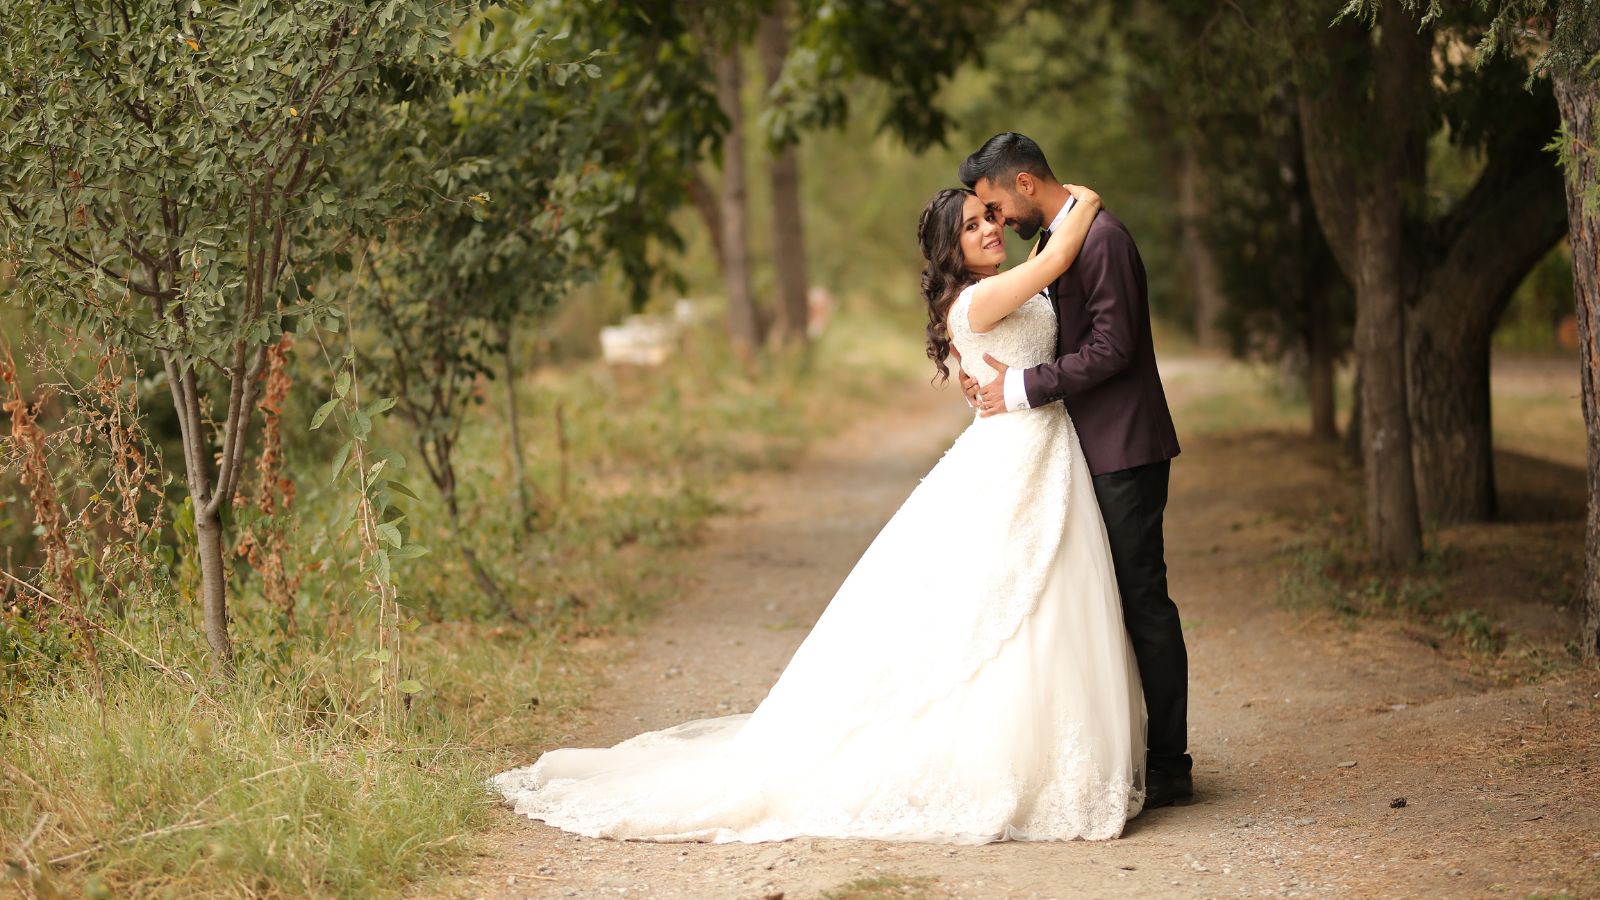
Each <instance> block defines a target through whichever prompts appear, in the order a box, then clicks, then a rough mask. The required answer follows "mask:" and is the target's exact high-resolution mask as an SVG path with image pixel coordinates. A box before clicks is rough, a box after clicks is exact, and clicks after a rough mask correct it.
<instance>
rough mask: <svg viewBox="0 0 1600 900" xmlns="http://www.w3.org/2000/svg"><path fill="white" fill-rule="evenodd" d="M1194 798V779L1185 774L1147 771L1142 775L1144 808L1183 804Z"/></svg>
mask: <svg viewBox="0 0 1600 900" xmlns="http://www.w3.org/2000/svg"><path fill="white" fill-rule="evenodd" d="M1193 800H1194V779H1193V778H1191V777H1190V776H1189V775H1187V774H1183V775H1173V774H1170V773H1167V772H1156V771H1149V772H1146V773H1145V776H1144V808H1145V809H1160V808H1161V807H1163V806H1183V805H1185V804H1187V803H1189V802H1191V801H1193Z"/></svg>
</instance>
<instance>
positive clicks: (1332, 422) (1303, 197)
mask: <svg viewBox="0 0 1600 900" xmlns="http://www.w3.org/2000/svg"><path fill="white" fill-rule="evenodd" d="M1278 159H1279V164H1280V167H1281V170H1282V172H1283V173H1284V174H1283V178H1284V187H1285V189H1286V190H1287V192H1288V194H1289V197H1290V200H1289V224H1290V227H1292V228H1294V229H1295V230H1296V231H1297V232H1298V233H1299V238H1300V241H1299V244H1300V246H1299V248H1298V250H1299V263H1300V265H1299V273H1300V283H1299V292H1300V302H1301V304H1302V305H1303V306H1304V309H1305V319H1304V323H1305V330H1304V334H1303V337H1304V340H1305V349H1306V399H1307V401H1308V404H1309V406H1310V407H1311V437H1312V438H1313V439H1315V440H1318V441H1323V442H1326V443H1330V444H1331V443H1336V442H1337V441H1338V440H1339V423H1338V413H1339V409H1338V401H1337V398H1336V396H1335V393H1334V374H1335V373H1334V366H1335V364H1336V363H1337V362H1338V349H1337V342H1336V340H1335V337H1334V335H1335V331H1334V329H1335V323H1334V314H1333V304H1332V302H1331V300H1330V297H1329V294H1330V293H1331V292H1332V290H1333V287H1334V283H1335V280H1336V278H1337V273H1336V272H1335V271H1333V270H1334V269H1335V268H1336V265H1335V263H1334V261H1333V259H1332V257H1331V256H1330V255H1329V250H1328V244H1327V239H1326V238H1324V237H1323V236H1322V229H1321V227H1320V226H1318V224H1317V217H1316V216H1315V215H1314V214H1313V212H1312V211H1311V210H1310V209H1308V207H1310V206H1311V203H1312V201H1311V196H1310V193H1309V188H1308V187H1307V185H1306V170H1305V153H1304V151H1303V150H1301V145H1300V141H1299V139H1298V136H1297V137H1296V138H1295V139H1293V140H1289V141H1285V142H1283V143H1282V144H1280V146H1279V153H1278ZM1352 420H1353V419H1352Z"/></svg>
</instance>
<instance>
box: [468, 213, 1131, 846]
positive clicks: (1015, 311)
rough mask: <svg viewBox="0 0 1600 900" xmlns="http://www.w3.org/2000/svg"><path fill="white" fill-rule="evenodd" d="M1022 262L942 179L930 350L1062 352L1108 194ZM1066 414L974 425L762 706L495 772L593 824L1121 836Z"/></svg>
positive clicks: (1082, 478)
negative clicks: (1073, 269) (1094, 226)
mask: <svg viewBox="0 0 1600 900" xmlns="http://www.w3.org/2000/svg"><path fill="white" fill-rule="evenodd" d="M1069 189H1070V190H1071V191H1072V193H1073V194H1074V196H1075V197H1076V198H1077V199H1078V203H1077V204H1076V206H1074V207H1073V208H1072V210H1071V212H1070V213H1068V215H1067V219H1066V222H1065V223H1064V224H1063V226H1062V227H1061V228H1060V229H1059V230H1058V231H1057V233H1056V234H1055V236H1054V237H1053V239H1052V240H1050V241H1049V242H1048V243H1047V244H1046V246H1045V249H1044V250H1042V251H1039V252H1038V253H1037V255H1036V256H1034V257H1033V258H1031V259H1029V260H1028V261H1027V262H1025V263H1022V264H1021V265H1018V266H1016V267H1015V268H1012V269H1010V270H1008V271H1006V272H1001V271H1000V264H1001V263H1002V262H1004V260H1005V246H1004V242H1003V240H1002V238H1001V223H1000V222H999V221H998V219H997V218H996V216H995V214H994V213H993V212H992V211H991V210H989V209H987V208H986V207H985V206H984V204H983V203H982V202H981V201H979V200H978V198H977V197H976V196H975V195H974V194H973V193H972V192H971V191H966V190H958V189H950V190H944V191H940V192H939V193H938V194H937V195H936V196H935V197H934V198H933V200H932V201H931V202H929V204H928V206H927V208H926V209H924V210H923V212H922V218H921V221H920V223H919V225H918V229H917V232H918V234H917V236H918V240H919V242H920V244H921V247H922V255H923V257H924V258H925V259H926V260H927V266H926V268H925V269H924V271H923V276H922V293H923V296H924V298H925V299H926V301H927V304H928V313H929V322H930V324H929V326H928V355H929V356H930V357H931V358H932V359H933V361H934V366H935V367H936V368H937V369H938V372H939V375H940V377H942V378H948V377H949V368H948V365H947V363H946V362H945V360H946V358H947V356H949V355H950V352H951V350H952V348H953V349H954V351H955V354H956V356H957V359H958V360H959V361H960V365H961V366H962V368H963V369H964V370H965V371H966V372H967V374H969V375H971V376H972V377H974V378H977V379H978V380H979V382H988V381H990V380H991V379H992V378H993V377H994V372H993V370H991V369H990V367H989V366H988V365H987V364H986V363H984V362H983V357H984V354H985V353H988V354H990V355H992V356H993V357H994V358H995V359H997V360H999V361H1001V362H1003V363H1005V364H1007V365H1010V366H1032V365H1036V364H1038V363H1042V362H1045V361H1046V360H1049V359H1052V358H1054V355H1055V335H1056V324H1055V313H1054V311H1053V309H1052V308H1051V305H1050V303H1049V301H1048V300H1047V299H1046V298H1045V297H1044V296H1043V295H1042V294H1040V293H1039V292H1040V291H1041V290H1043V289H1044V287H1045V285H1047V284H1049V283H1050V282H1052V281H1054V280H1055V279H1056V278H1057V277H1058V276H1059V275H1060V274H1061V273H1062V272H1064V271H1065V270H1066V269H1067V268H1068V267H1069V266H1070V265H1071V264H1072V261H1073V259H1074V258H1075V257H1076V256H1077V254H1078V251H1079V249H1080V248H1081V247H1082V245H1083V240H1084V236H1085V235H1086V234H1087V233H1088V229H1089V225H1090V223H1091V222H1092V221H1093V219H1094V217H1095V214H1096V213H1097V211H1098V210H1099V208H1100V198H1099V196H1098V195H1096V194H1095V193H1094V192H1093V191H1090V190H1088V189H1086V188H1082V187H1077V186H1069ZM1093 491H1094V486H1093V483H1092V482H1091V481H1090V477H1089V470H1088V467H1087V465H1086V463H1085V462H1084V459H1083V456H1082V454H1081V452H1080V451H1079V445H1078V435H1077V432H1076V431H1075V430H1074V428H1073V424H1072V420H1071V419H1070V418H1069V417H1068V415H1067V412H1066V410H1065V409H1064V408H1063V407H1062V405H1061V404H1059V403H1054V404H1049V405H1046V406H1042V407H1038V408H1036V409H1032V410H1029V411H1027V412H1024V413H1020V414H1018V413H1013V414H1010V415H1005V416H995V417H991V418H975V419H974V421H973V423H972V424H971V425H970V426H968V428H967V429H966V431H964V432H963V433H962V434H961V436H960V437H959V438H957V439H956V442H955V444H954V445H953V446H951V448H950V449H949V450H948V451H947V452H946V453H945V455H944V458H943V459H942V460H940V462H939V463H938V465H936V466H935V467H934V468H933V471H931V472H929V473H928V475H927V477H926V478H924V479H923V481H922V484H921V485H920V486H918V487H917V489H916V490H914V491H913V492H912V493H911V496H910V497H909V498H907V499H906V502H905V504H904V505H903V506H902V507H901V508H900V510H899V511H898V512H897V513H896V514H895V516H894V518H893V519H891V520H890V521H889V523H888V524H887V525H885V526H884V528H883V531H882V532H880V533H879V534H878V537H877V538H876V539H875V540H874V541H873V543H872V545H871V546H870V547H869V548H868V549H867V551H866V553H865V554H864V555H863V556H862V557H861V560H860V561H859V562H858V563H856V566H855V569H854V570H853V571H851V573H850V575H849V576H848V577H846V579H845V581H844V584H842V585H840V587H839V590H838V593H836V594H835V595H834V597H833V600H832V602H831V603H830V604H829V605H828V607H827V609H826V610H825V611H824V612H823V614H822V616H821V618H820V619H818V621H817V624H816V626H815V627H814V628H813V629H812V631H811V634H810V635H809V636H808V637H807V638H806V640H805V642H804V643H803V644H801V646H800V649H799V650H797V651H796V652H795V655H794V658H793V659H792V660H790V662H789V665H788V668H786V669H785V670H784V672H783V674H782V675H781V676H780V677H779V678H778V682H777V684H775V685H773V687H772V691H771V692H770V693H769V694H768V695H767V698H766V699H765V700H764V701H762V703H761V704H760V706H758V707H757V708H756V710H755V711H754V712H753V713H750V714H748V715H737V716H725V717H722V718H716V719H702V720H698V721H694V722H688V723H686V724H683V725H678V726H676V727H673V728H668V729H666V730H664V731H655V732H650V733H647V734H642V735H640V736H638V737H635V738H633V739H631V740H627V741H624V742H622V743H621V744H618V745H616V746H615V747H611V748H608V749H591V750H576V749H575V750H553V751H551V752H549V753H546V754H544V755H543V756H542V757H540V758H539V761H538V762H537V763H535V764H534V765H532V766H528V767H526V768H521V769H514V770H512V771H509V772H504V773H502V774H500V775H497V776H495V777H494V778H493V779H492V780H491V783H492V785H493V787H494V788H496V789H497V790H499V791H500V792H501V793H502V794H503V795H504V796H505V798H506V800H507V801H508V802H509V803H510V804H511V806H512V807H513V808H514V809H515V810H516V811H517V812H518V813H521V814H523V815H526V816H528V817H529V818H532V819H538V820H542V821H544V822H547V823H549V824H551V825H554V826H556V827H558V828H562V829H565V830H567V831H573V832H577V833H579V834H584V835H589V836H591V837H609V838H622V839H629V840H649V841H716V842H719V843H720V842H732V841H740V842H758V841H778V840H784V839H787V838H793V837H799V836H810V837H830V838H875V839H880V840H897V841H933V842H947V843H958V844H978V843H984V842H988V841H1000V840H1030V841H1038V840H1068V839H1073V838H1087V839H1091V840H1104V839H1109V838H1115V837H1117V836H1119V835H1120V834H1121V833H1122V828H1123V824H1124V822H1126V821H1127V819H1128V818H1130V817H1132V816H1134V815H1136V814H1137V813H1138V812H1139V810H1140V808H1141V805H1142V803H1143V799H1144V752H1145V736H1144V728H1145V720H1144V709H1143V700H1142V695H1141V692H1140V686H1139V675H1138V669H1137V667H1136V665H1135V663H1134V659H1133V654H1132V651H1131V648H1130V645H1129V642H1128V637H1127V633H1126V632H1125V631H1124V629H1123V623H1122V609H1121V605H1120V602H1119V600H1118V596H1117V586H1116V579H1115V576H1114V574H1113V572H1112V562H1111V555H1110V550H1109V547H1108V545H1107V542H1106V533H1105V527H1104V525H1103V524H1102V522H1101V519H1100V512H1099V508H1098V506H1097V505H1096V504H1095V499H1094V495H1093Z"/></svg>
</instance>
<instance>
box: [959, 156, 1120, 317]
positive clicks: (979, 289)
mask: <svg viewBox="0 0 1600 900" xmlns="http://www.w3.org/2000/svg"><path fill="white" fill-rule="evenodd" d="M1067 189H1068V190H1069V191H1071V192H1072V196H1073V197H1075V198H1077V201H1078V202H1077V205H1076V206H1074V207H1073V208H1072V212H1070V213H1068V214H1067V221H1066V222H1065V223H1064V224H1063V225H1062V226H1061V232H1060V233H1059V234H1055V235H1052V236H1051V238H1050V243H1048V244H1046V245H1045V248H1044V250H1043V251H1041V252H1039V253H1037V254H1036V255H1034V256H1031V257H1029V259H1028V261H1027V262H1024V263H1022V264H1021V265H1019V266H1017V267H1016V268H1014V269H1009V270H1007V271H1004V272H1001V273H1000V274H998V275H991V276H989V277H988V278H985V279H983V280H982V281H979V282H978V283H977V285H976V286H975V287H974V288H973V290H972V302H971V304H970V305H969V306H968V309H967V323H968V324H969V325H971V326H972V330H973V331H975V332H978V333H980V334H981V333H983V332H985V331H988V330H989V329H991V328H993V327H994V326H995V325H996V324H998V323H999V322H1000V320H1001V319H1004V318H1005V317H1006V316H1009V315H1011V314H1012V313H1013V312H1016V310H1017V307H1019V306H1021V305H1022V304H1024V303H1026V302H1027V300H1028V298H1029V297H1032V296H1033V295H1034V294H1037V293H1039V292H1040V291H1042V290H1044V289H1045V287H1046V286H1048V285H1049V284H1050V283H1051V282H1053V281H1055V280H1056V279H1057V278H1060V277H1061V273H1062V272H1065V271H1066V270H1067V268H1068V267H1069V266H1071V265H1072V261H1073V260H1074V259H1076V258H1077V257H1078V251H1079V250H1082V249H1083V239H1084V238H1085V237H1087V236H1088V235H1089V225H1090V224H1091V223H1092V222H1094V217H1095V214H1096V213H1098V212H1099V211H1100V206H1101V204H1100V195H1099V194H1096V193H1095V192H1094V191H1091V190H1089V189H1088V188H1086V187H1083V186H1082V185H1076V184H1069V185H1067Z"/></svg>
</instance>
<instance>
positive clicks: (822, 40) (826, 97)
mask: <svg viewBox="0 0 1600 900" xmlns="http://www.w3.org/2000/svg"><path fill="white" fill-rule="evenodd" d="M797 5H798V7H799V9H798V13H799V18H800V21H801V22H803V23H804V26H803V27H802V28H801V29H800V31H799V32H798V33H796V35H795V37H794V47H793V49H792V50H791V52H790V55H789V59H788V61H787V62H786V64H785V66H784V72H783V76H782V78H781V79H780V80H779V82H778V84H776V85H775V86H774V88H773V90H772V92H771V96H770V97H769V100H770V101H771V105H770V106H769V108H768V110H767V111H766V112H765V113H764V114H763V124H764V125H765V127H766V129H767V131H768V134H769V136H770V137H771V139H772V140H774V141H778V142H786V141H792V140H794V139H795V138H796V137H797V136H798V135H799V133H800V132H802V131H806V130H810V129H815V128H819V127H829V126H837V125H839V124H842V123H843V122H844V120H845V118H846V116H847V114H848V112H849V98H850V95H851V94H852V93H853V90H852V87H853V85H854V84H855V82H856V80H857V79H860V78H865V79H870V80H872V81H874V82H877V83H880V84H882V85H884V86H885V87H886V88H887V90H888V102H887V103H886V104H885V105H884V106H883V109H882V113H881V118H880V128H881V129H882V130H883V131H886V132H889V133H892V134H894V135H896V136H897V137H899V138H900V139H901V140H903V141H905V142H906V144H907V145H909V146H910V147H912V148H913V149H916V150H924V149H927V148H929V147H933V146H936V145H943V144H944V143H945V140H946V136H947V134H948V133H949V131H950V129H951V127H952V126H953V125H954V124H955V120H954V119H953V118H952V116H951V115H950V113H949V112H948V110H947V109H946V108H945V107H944V106H943V105H942V104H941V103H940V102H939V93H940V90H941V89H942V88H943V86H944V85H945V83H946V82H947V81H948V80H949V79H950V78H951V76H953V75H954V74H955V72H956V71H957V70H958V69H959V68H960V67H961V66H962V65H963V64H964V63H967V62H969V61H975V60H976V61H981V59H982V56H981V54H980V47H981V46H982V45H981V44H980V36H982V35H984V34H986V33H992V34H1004V33H1006V32H1007V31H1008V29H1007V28H1006V27H1005V26H1004V25H1003V24H997V23H996V22H995V21H994V19H993V15H992V12H991V11H989V10H986V9H984V8H983V7H981V6H977V5H974V4H971V3H961V2H955V0H919V2H912V3H904V2H893V0H870V2H859V0H858V2H848V3H846V2H838V0H803V2H800V3H798V4H797ZM1010 12H1011V11H1008V13H1010Z"/></svg>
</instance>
